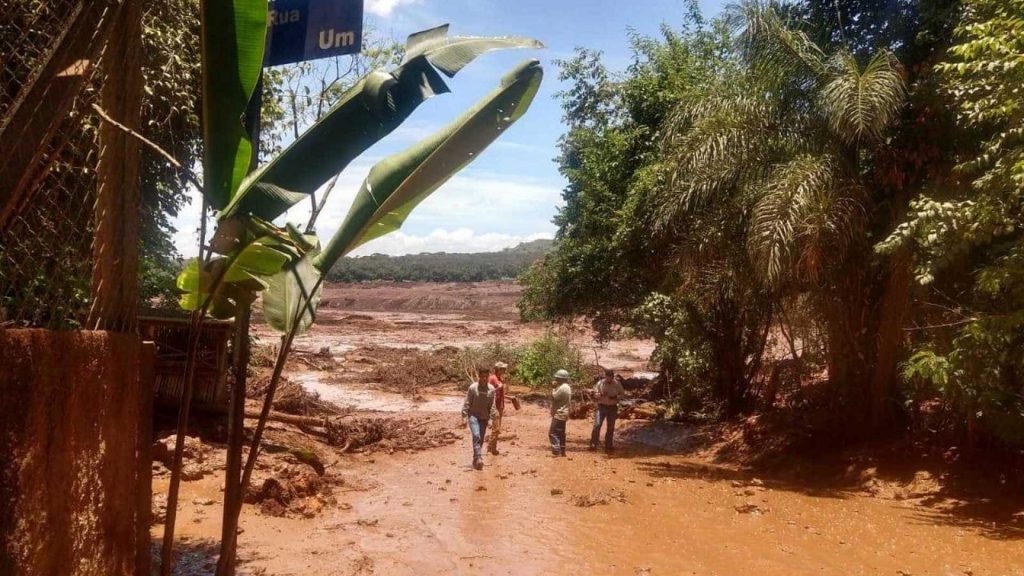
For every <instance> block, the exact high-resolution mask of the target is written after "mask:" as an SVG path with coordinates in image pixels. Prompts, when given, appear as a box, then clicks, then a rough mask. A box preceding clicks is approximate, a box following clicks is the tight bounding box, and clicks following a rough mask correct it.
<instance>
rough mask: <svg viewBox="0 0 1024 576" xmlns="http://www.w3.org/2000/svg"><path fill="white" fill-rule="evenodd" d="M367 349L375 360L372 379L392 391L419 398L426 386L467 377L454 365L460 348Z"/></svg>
mask: <svg viewBox="0 0 1024 576" xmlns="http://www.w3.org/2000/svg"><path fill="white" fill-rule="evenodd" d="M364 351H365V353H366V355H367V356H371V357H373V358H374V359H375V361H376V366H375V367H374V368H373V370H372V371H371V379H372V380H373V381H374V382H377V383H379V384H380V387H381V388H382V389H384V390H388V391H390V392H397V393H399V394H404V395H406V396H410V397H413V398H418V397H420V395H421V394H420V391H421V390H422V389H423V388H426V387H430V386H437V385H438V384H446V383H449V382H461V381H463V380H464V379H465V378H464V376H463V375H462V374H460V373H459V371H458V369H457V368H456V367H455V364H456V362H455V359H456V357H457V356H458V355H459V351H458V349H457V348H453V347H451V346H446V347H443V348H439V349H437V350H431V351H424V350H420V349H418V348H384V347H380V348H367V349H365V350H364Z"/></svg>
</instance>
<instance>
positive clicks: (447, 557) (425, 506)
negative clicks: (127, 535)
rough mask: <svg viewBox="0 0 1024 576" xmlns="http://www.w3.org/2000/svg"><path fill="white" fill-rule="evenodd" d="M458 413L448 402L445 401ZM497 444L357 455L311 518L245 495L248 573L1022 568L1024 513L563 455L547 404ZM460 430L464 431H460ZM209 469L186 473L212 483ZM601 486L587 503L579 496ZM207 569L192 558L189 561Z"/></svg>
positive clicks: (510, 427) (516, 418)
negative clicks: (549, 442) (999, 519)
mask: <svg viewBox="0 0 1024 576" xmlns="http://www.w3.org/2000/svg"><path fill="white" fill-rule="evenodd" d="M449 417H450V418H451V420H452V421H453V423H454V422H457V416H456V415H454V414H452V415H449ZM506 422H507V426H506V429H507V434H506V435H505V436H506V438H505V440H504V441H503V446H502V447H503V452H504V453H503V455H501V456H497V457H494V456H492V457H489V458H488V459H487V466H486V468H485V469H484V470H483V471H480V472H477V471H474V470H472V469H471V468H470V467H469V466H468V462H469V456H470V454H469V448H468V438H464V441H463V442H461V443H459V444H455V445H452V446H449V447H445V448H440V449H437V450H432V451H427V452H421V453H417V454H411V455H404V454H396V455H394V456H364V457H360V456H351V457H348V458H346V459H344V460H342V461H339V462H337V463H335V464H334V465H333V466H332V469H333V470H334V471H335V472H336V473H339V474H342V475H343V476H344V477H345V478H346V482H345V484H344V486H343V487H342V488H341V489H340V490H339V492H338V494H337V495H338V498H339V505H338V507H337V508H332V509H328V510H325V511H324V513H323V514H322V515H321V516H319V517H317V518H313V519H283V518H271V517H265V516H260V515H258V514H257V513H255V512H254V511H253V510H252V509H251V508H250V507H246V511H245V514H244V518H243V522H242V526H243V528H244V529H245V532H244V533H243V535H242V537H241V542H242V557H243V558H244V559H245V560H246V562H245V563H244V568H245V570H247V571H250V573H259V572H258V571H259V570H266V572H265V573H266V574H277V575H288V574H294V575H310V576H314V575H315V576H321V575H322V576H327V575H332V576H333V575H337V574H389V575H391V574H410V575H412V574H420V575H422V574H625V575H636V574H652V575H658V574H665V575H675V574H700V575H722V576H727V575H730V576H731V575H744V574H752V575H753V574H756V575H780V576H781V575H787V576H789V575H804V574H808V575H810V574H815V575H818V574H825V575H836V576H849V575H858V574H880V575H899V574H913V575H940V576H946V575H966V574H975V575H982V574H985V575H1024V525H1021V524H1020V523H1015V524H1013V525H1009V524H1006V525H995V524H987V523H981V522H977V521H975V520H972V519H970V518H964V517H956V516H947V515H943V514H942V513H939V512H936V511H934V510H932V509H929V508H927V507H925V506H923V505H921V504H919V503H913V502H910V501H902V502H901V501H894V500H884V499H879V498H872V497H867V496H864V495H862V494H857V493H846V492H842V491H838V490H829V489H824V488H812V487H810V486H809V485H804V484H802V483H800V482H791V483H780V482H773V481H770V480H766V481H761V480H758V479H755V478H752V477H750V476H746V475H743V474H740V473H738V472H736V471H733V470H731V469H728V468H721V467H716V466H712V465H708V464H707V463H703V462H699V461H694V460H691V459H687V458H685V457H683V456H680V455H673V454H666V453H655V452H652V451H650V450H647V449H642V448H639V447H631V446H622V447H621V451H620V452H619V453H617V454H616V455H615V456H613V457H608V456H605V455H603V454H599V453H591V452H587V451H586V450H585V449H584V448H585V444H584V442H585V436H586V432H587V431H586V426H587V425H586V424H585V423H582V422H577V421H573V422H570V423H569V439H570V456H569V457H568V458H564V459H563V458H552V457H551V456H549V453H548V450H547V448H546V446H545V441H546V440H545V434H546V426H547V415H546V414H545V413H544V411H543V410H542V409H540V408H537V407H532V406H527V407H526V408H525V409H524V410H523V412H521V413H517V414H513V415H510V416H509V417H508V418H507V420H506ZM464 436H468V435H465V434H464ZM217 482H218V481H217V480H216V479H213V478H207V479H204V480H203V481H200V482H194V483H186V484H185V490H186V492H185V494H187V496H183V501H184V502H189V501H191V500H190V499H191V498H194V497H195V496H194V494H199V495H201V496H202V497H209V498H218V499H219V490H218V488H217ZM579 498H591V499H595V500H597V501H598V502H602V501H603V502H605V503H599V504H597V505H594V506H592V507H581V506H578V505H576V502H575V500H577V499H579ZM215 511H216V507H213V508H207V509H205V511H204V509H199V508H196V507H191V506H189V505H186V506H184V509H183V510H182V512H181V518H182V520H181V522H180V524H179V526H181V531H182V535H183V536H186V537H188V538H190V542H205V541H209V540H210V539H214V538H216V535H217V534H218V530H219V527H218V521H217V519H216V517H215V516H211V513H213V512H215ZM197 573H202V572H197Z"/></svg>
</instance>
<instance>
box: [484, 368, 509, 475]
mask: <svg viewBox="0 0 1024 576" xmlns="http://www.w3.org/2000/svg"><path fill="white" fill-rule="evenodd" d="M507 368H508V364H505V363H504V362H495V363H494V372H493V373H492V374H491V377H490V378H488V380H487V383H488V384H490V385H491V386H493V387H494V409H495V412H496V415H495V416H494V421H493V422H492V423H491V435H490V436H489V437H488V439H487V451H488V452H490V453H491V454H493V455H495V456H497V455H498V454H499V452H498V435H499V434H501V422H502V420H504V418H505V370H506V369H507Z"/></svg>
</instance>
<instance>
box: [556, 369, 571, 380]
mask: <svg viewBox="0 0 1024 576" xmlns="http://www.w3.org/2000/svg"><path fill="white" fill-rule="evenodd" d="M555 378H556V379H558V380H568V379H569V371H568V370H559V371H558V372H555Z"/></svg>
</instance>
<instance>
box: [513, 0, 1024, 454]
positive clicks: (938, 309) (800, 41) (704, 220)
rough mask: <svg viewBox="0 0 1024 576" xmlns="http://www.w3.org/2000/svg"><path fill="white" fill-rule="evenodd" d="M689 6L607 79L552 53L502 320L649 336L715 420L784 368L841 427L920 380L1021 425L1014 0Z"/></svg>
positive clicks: (674, 380) (1021, 41)
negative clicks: (544, 136)
mask: <svg viewBox="0 0 1024 576" xmlns="http://www.w3.org/2000/svg"><path fill="white" fill-rule="evenodd" d="M688 6H689V10H688V14H687V16H686V18H685V21H684V24H683V26H682V28H681V29H679V30H673V29H670V28H669V27H665V28H664V29H663V30H662V35H661V37H660V38H647V37H641V36H638V35H632V36H631V38H630V41H631V43H632V46H633V54H634V58H633V62H632V63H631V64H630V66H629V67H628V68H627V69H626V70H625V71H624V72H623V73H616V72H614V71H611V70H608V69H607V68H606V66H605V65H604V63H603V62H602V60H601V57H600V54H599V53H596V52H593V51H590V50H587V49H580V50H578V51H577V53H576V54H575V55H574V56H573V57H572V58H569V59H567V60H565V61H563V62H561V78H562V79H563V80H564V81H567V83H568V85H569V88H568V89H567V90H565V91H564V92H562V93H561V94H560V97H561V100H562V105H563V110H564V114H565V115H564V118H565V122H566V123H567V126H568V132H567V133H566V134H565V136H564V137H563V139H562V141H561V156H560V158H559V162H560V167H561V171H562V173H563V174H564V175H565V177H566V179H567V180H568V186H567V188H566V189H565V191H564V192H563V198H564V200H565V207H564V208H562V209H561V210H560V212H559V214H558V216H557V218H556V223H557V225H558V227H559V230H558V234H557V238H556V242H557V244H556V249H555V250H554V251H553V252H552V253H550V254H549V255H548V256H547V257H546V258H545V259H544V260H543V261H542V262H539V263H537V264H536V265H534V266H533V267H532V268H531V269H530V270H529V271H528V272H527V273H526V274H524V275H523V276H522V278H521V281H522V282H523V283H524V284H525V285H526V291H525V295H524V298H523V301H522V303H521V306H520V309H521V312H522V314H523V316H524V317H527V318H538V317H539V318H548V319H553V318H566V317H575V316H580V315H582V316H587V317H589V318H590V319H591V320H592V321H593V322H594V324H595V326H596V327H597V328H598V329H599V330H601V331H602V332H604V333H605V334H611V333H612V332H614V331H615V330H617V329H620V328H623V327H625V328H628V329H630V330H631V331H634V332H636V333H638V334H644V335H648V336H650V337H652V338H654V339H655V341H656V342H657V350H656V353H655V359H656V360H657V361H658V362H660V364H661V366H662V367H663V369H664V371H665V373H666V374H667V375H668V376H669V381H670V384H671V389H672V390H674V391H676V393H677V394H680V395H684V396H687V397H688V398H689V399H690V400H688V401H687V402H688V403H692V400H693V399H697V400H698V401H699V403H701V404H703V405H704V406H710V407H714V408H715V410H717V411H719V412H720V413H721V414H723V415H724V416H727V417H728V416H735V415H738V414H742V413H746V412H749V411H752V410H755V409H757V408H758V407H759V403H758V401H759V400H761V401H766V400H767V401H768V402H769V403H770V402H771V401H772V400H774V399H775V397H776V394H777V388H778V382H777V380H778V378H777V377H778V374H779V373H780V370H778V369H777V367H778V366H779V365H780V362H785V363H786V366H788V367H790V368H789V369H791V370H795V371H796V373H797V375H796V380H797V385H798V386H799V383H800V382H804V381H809V380H820V381H822V385H823V386H822V387H823V390H824V393H822V394H820V395H818V396H816V398H817V400H816V405H815V406H807V409H817V410H825V411H827V412H829V413H830V414H831V418H830V419H831V420H832V425H833V426H834V427H835V429H836V430H839V431H842V432H843V434H844V435H845V436H846V437H847V438H861V437H865V436H869V435H874V434H880V433H890V432H892V431H894V430H898V429H901V428H902V427H904V426H905V423H906V422H907V421H908V417H913V415H914V414H915V413H916V412H917V408H918V407H919V406H920V405H921V404H922V403H925V402H929V401H931V400H935V399H937V400H940V401H941V405H942V408H941V409H942V410H944V411H946V412H947V413H949V414H951V415H955V416H956V417H955V418H949V419H947V420H946V421H949V422H956V423H958V424H957V425H956V426H955V428H957V429H956V430H950V432H954V433H958V432H963V431H966V430H968V429H970V430H971V431H972V437H973V438H975V439H977V438H990V439H999V440H1001V441H1004V442H1017V441H1020V439H1021V438H1022V437H1024V388H1022V379H1021V376H1020V374H1021V370H1020V368H1021V366H1020V362H1021V361H1022V357H1021V355H1020V350H1021V336H1022V333H1024V332H1022V322H1024V314H1022V313H1021V308H1020V302H1021V296H1022V295H1024V294H1022V287H1024V283H1022V282H1021V280H1022V279H1024V276H1022V273H1024V272H1022V271H1024V258H1022V257H1021V249H1020V234H1021V225H1022V221H1021V219H1022V212H1021V204H1020V200H1021V190H1022V184H1024V169H1022V166H1024V162H1022V160H1024V147H1022V146H1021V143H1022V141H1024V140H1022V135H1024V124H1022V114H1024V96H1022V94H1021V92H1020V90H1019V89H1017V88H1016V87H1017V86H1019V85H1020V84H1021V81H1022V80H1024V78H1022V76H1021V75H1022V70H1024V56H1022V53H1024V20H1022V18H1021V14H1024V2H1021V1H1020V0H1015V1H1012V2H997V1H995V0H967V1H966V2H963V3H960V2H955V1H953V0H926V1H910V0H903V1H898V2H891V1H884V2H883V1H880V0H879V1H875V0H870V1H866V2H857V3H832V2H820V1H818V0H808V1H806V2H785V3H775V2H762V1H759V0H748V1H745V2H742V3H741V4H738V5H734V6H731V7H730V8H728V9H727V10H726V11H725V13H724V14H723V16H722V17H720V18H716V19H714V20H712V21H706V20H704V19H703V17H702V16H701V15H700V13H699V11H698V9H697V7H696V3H695V2H691V3H689V5H688ZM953 111H955V112H956V113H955V114H954V113H952V112H953ZM816 374H820V375H822V376H823V378H819V377H817V376H815V375H816Z"/></svg>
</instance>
